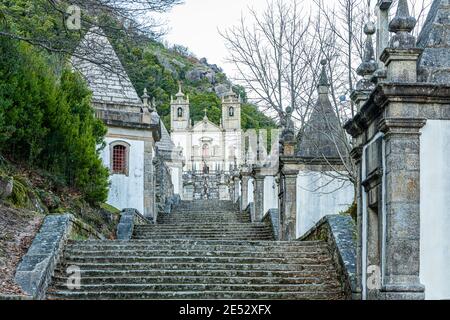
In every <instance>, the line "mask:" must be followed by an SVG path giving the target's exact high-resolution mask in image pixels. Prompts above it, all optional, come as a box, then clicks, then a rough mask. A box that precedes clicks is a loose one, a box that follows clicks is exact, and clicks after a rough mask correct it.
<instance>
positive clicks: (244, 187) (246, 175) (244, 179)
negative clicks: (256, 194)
mask: <svg viewBox="0 0 450 320" xmlns="http://www.w3.org/2000/svg"><path fill="white" fill-rule="evenodd" d="M249 181H250V172H244V171H243V172H242V173H241V203H240V208H241V212H242V211H244V210H245V209H247V206H248V182H249Z"/></svg>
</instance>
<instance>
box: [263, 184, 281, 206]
mask: <svg viewBox="0 0 450 320" xmlns="http://www.w3.org/2000/svg"><path fill="white" fill-rule="evenodd" d="M277 189H278V188H277V185H276V183H275V177H265V178H264V214H266V213H267V212H268V211H269V210H270V209H278V190H277Z"/></svg>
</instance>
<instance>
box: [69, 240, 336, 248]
mask: <svg viewBox="0 0 450 320" xmlns="http://www.w3.org/2000/svg"><path fill="white" fill-rule="evenodd" d="M326 247H327V245H326V243H325V242H321V241H311V242H280V241H238V242H236V241H230V240H181V239H165V240H145V239H144V240H132V241H101V240H88V241H77V242H69V244H68V246H67V248H69V249H70V248H89V249H100V250H103V249H107V248H111V249H115V250H120V249H133V248H136V249H139V248H141V249H150V248H164V249H167V248H175V249H177V248H180V249H187V248H209V249H208V250H224V249H225V248H226V249H227V250H228V249H231V248H239V250H250V251H253V250H256V251H257V250H266V249H267V250H287V251H289V250H315V249H316V248H326Z"/></svg>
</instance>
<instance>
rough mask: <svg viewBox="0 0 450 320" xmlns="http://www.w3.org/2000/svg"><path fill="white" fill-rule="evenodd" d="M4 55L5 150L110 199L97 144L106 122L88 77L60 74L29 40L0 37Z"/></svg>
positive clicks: (1, 110) (94, 197)
mask: <svg viewBox="0 0 450 320" xmlns="http://www.w3.org/2000/svg"><path fill="white" fill-rule="evenodd" d="M0 57H1V58H0V121H1V122H0V124H1V126H0V141H1V142H2V143H1V144H0V152H1V153H2V154H4V155H7V156H8V158H10V159H12V160H15V161H18V162H25V163H27V164H28V165H29V166H34V167H39V168H42V169H45V170H48V171H50V172H52V173H53V174H54V175H56V176H58V177H61V178H63V179H64V180H65V181H66V183H67V184H68V185H69V186H72V187H75V188H78V189H79V190H80V191H81V192H82V193H83V195H84V196H85V198H86V200H88V201H90V202H102V201H105V200H106V197H107V192H108V171H107V169H106V168H104V167H103V165H102V162H101V160H100V158H99V152H98V150H97V146H99V145H101V143H102V141H103V138H104V136H105V134H106V128H105V126H104V125H103V123H102V122H101V121H100V120H98V119H96V118H95V115H94V111H93V109H92V107H91V102H90V101H91V93H90V91H89V90H88V88H87V87H86V84H85V83H84V81H83V80H82V79H81V78H80V76H78V75H77V74H74V73H72V72H71V71H70V70H67V69H63V72H62V75H61V76H57V75H56V73H55V72H53V71H54V69H53V68H52V66H51V65H50V64H49V63H48V56H47V55H45V54H43V53H41V52H38V51H36V50H35V49H34V48H32V47H31V46H30V45H26V44H24V43H20V44H19V43H16V42H12V41H2V42H0Z"/></svg>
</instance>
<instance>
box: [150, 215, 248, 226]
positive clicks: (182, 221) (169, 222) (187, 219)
mask: <svg viewBox="0 0 450 320" xmlns="http://www.w3.org/2000/svg"><path fill="white" fill-rule="evenodd" d="M157 221H158V223H157V225H174V224H187V223H191V224H193V223H197V224H198V223H202V222H205V221H209V222H210V223H211V224H217V225H219V224H224V223H248V224H249V223H250V220H249V219H244V218H236V217H230V218H225V217H223V218H217V219H216V218H212V217H174V218H164V219H158V220H157Z"/></svg>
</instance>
